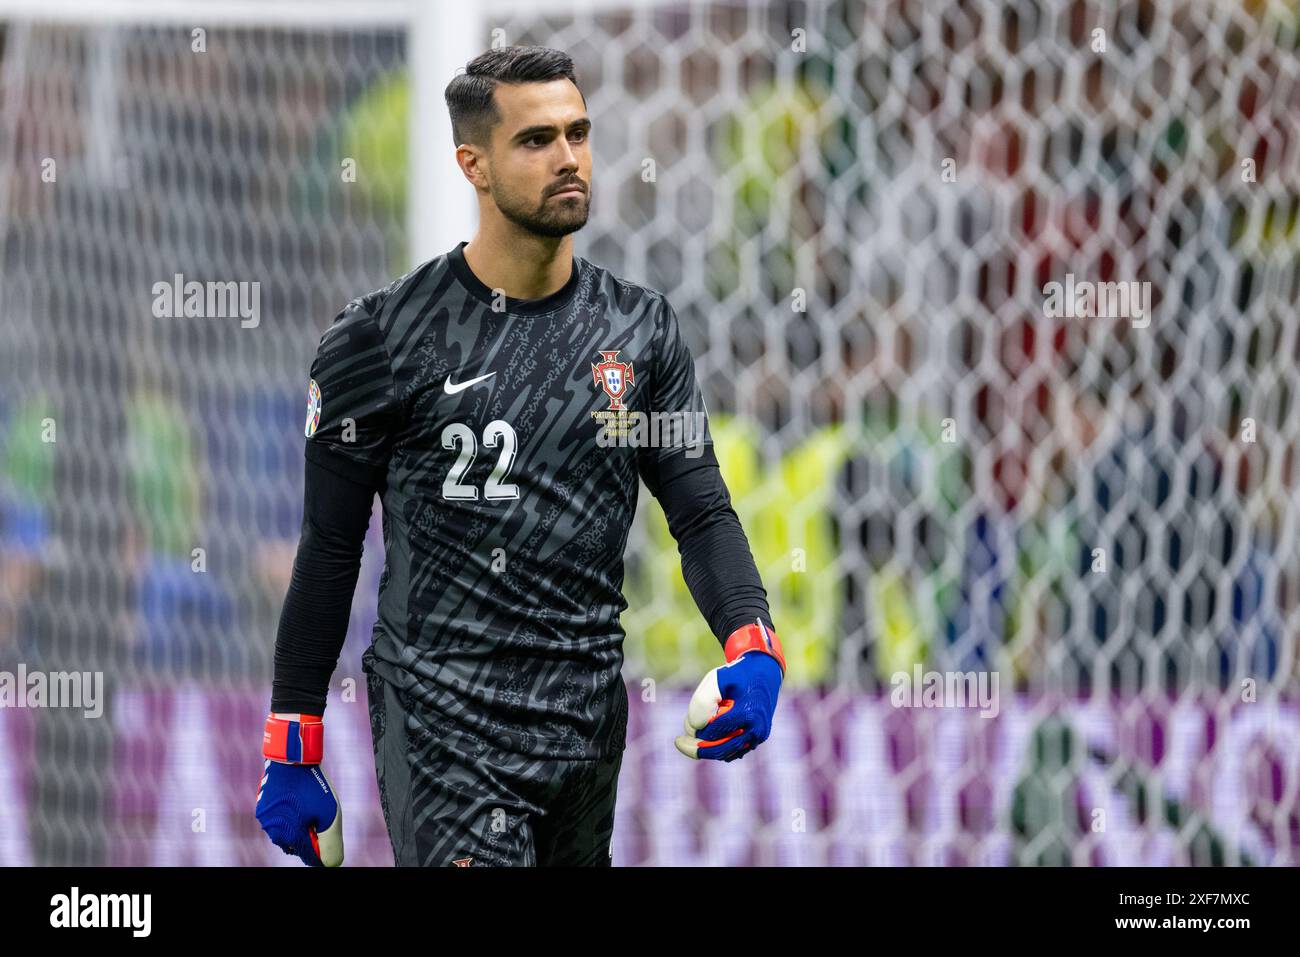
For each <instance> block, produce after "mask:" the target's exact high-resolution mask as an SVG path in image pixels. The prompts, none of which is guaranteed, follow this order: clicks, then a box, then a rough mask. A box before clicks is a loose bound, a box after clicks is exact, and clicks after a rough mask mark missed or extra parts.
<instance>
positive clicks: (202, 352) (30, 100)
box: [0, 0, 1300, 865]
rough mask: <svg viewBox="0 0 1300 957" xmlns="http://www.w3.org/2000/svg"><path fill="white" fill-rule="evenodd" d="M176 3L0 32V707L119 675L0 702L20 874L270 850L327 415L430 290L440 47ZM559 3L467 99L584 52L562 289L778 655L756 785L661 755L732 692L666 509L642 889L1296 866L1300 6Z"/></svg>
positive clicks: (654, 632) (635, 823)
mask: <svg viewBox="0 0 1300 957" xmlns="http://www.w3.org/2000/svg"><path fill="white" fill-rule="evenodd" d="M190 6H192V7H193V10H194V20H195V23H194V24H193V25H184V26H182V25H171V24H151V23H147V22H141V23H129V24H114V25H109V24H104V23H98V22H94V21H90V20H88V21H87V22H85V23H76V22H69V21H67V20H64V21H63V22H59V23H53V22H48V23H47V22H41V21H39V20H36V21H32V20H27V19H18V18H13V17H10V16H7V15H6V14H4V13H3V12H0V343H2V344H3V348H0V670H3V671H4V672H6V673H9V674H11V675H13V676H14V681H15V682H16V680H17V678H18V677H19V676H20V675H21V674H22V672H20V670H19V669H20V666H21V668H23V669H26V670H27V671H28V672H37V671H40V672H44V673H46V674H49V673H54V672H78V673H91V674H97V675H102V678H103V694H102V704H103V714H102V715H101V716H98V717H87V716H85V715H84V714H83V711H82V710H80V709H66V708H62V709H61V708H24V707H18V706H12V707H5V708H3V709H0V863H41V864H46V863H49V864H81V863H135V864H160V863H161V864H169V863H243V864H248V863H259V864H260V863H267V864H283V863H290V864H292V863H294V862H293V861H292V860H290V859H289V858H285V857H284V856H283V855H280V854H279V852H278V851H276V849H275V848H273V847H272V846H271V845H270V844H269V843H268V842H266V840H265V838H264V837H263V836H262V835H261V833H260V832H259V830H258V829H257V825H256V821H255V820H253V818H252V795H253V793H254V790H255V789H254V787H253V784H254V783H255V781H256V780H257V778H258V776H259V771H260V759H259V758H258V755H257V751H258V748H257V743H256V742H257V732H258V729H259V727H260V719H261V717H262V716H263V714H264V709H265V706H266V700H267V691H268V689H269V681H270V668H271V653H272V649H273V644H274V636H275V629H276V623H277V621H278V616H279V610H280V605H281V603H282V601H283V598H284V592H285V588H286V587H287V585H288V581H289V574H290V570H291V567H292V559H293V554H294V549H295V547H296V543H297V536H298V527H299V521H300V517H301V487H302V448H301V444H302V438H301V435H302V433H301V429H302V417H303V409H304V407H305V383H306V377H307V370H308V367H309V365H310V362H311V357H312V355H313V354H314V351H315V347H316V344H317V340H318V338H319V335H320V333H321V332H322V331H323V329H324V328H325V326H326V325H327V324H328V322H329V320H330V318H331V317H332V316H333V315H334V314H335V313H336V312H337V311H338V309H339V308H340V307H341V306H342V304H343V303H345V302H346V301H347V300H349V299H350V298H352V297H353V296H355V295H358V294H360V293H362V292H366V291H369V290H371V289H374V288H377V287H379V286H381V285H383V284H384V283H385V282H386V281H387V280H388V279H390V278H392V277H393V276H396V275H398V274H400V273H402V272H404V271H405V270H406V269H407V268H409V266H410V265H411V249H410V245H411V244H410V239H409V236H410V227H411V224H410V222H408V216H409V214H408V211H407V196H408V187H409V181H410V180H411V179H412V178H414V177H418V176H420V175H422V173H421V170H419V169H412V168H411V163H410V159H409V156H410V146H409V133H408V130H409V124H410V121H411V117H410V109H411V106H410V104H411V102H412V96H411V92H410V88H409V87H410V82H411V81H410V72H409V70H408V64H409V59H410V55H411V54H410V50H411V38H410V36H409V33H408V30H407V29H406V28H405V27H399V26H385V25H372V26H367V25H364V24H358V23H348V24H331V23H329V22H327V21H324V22H310V23H307V22H304V23H303V24H302V25H299V26H294V25H291V24H288V23H285V24H279V25H266V26H258V27H253V26H240V25H236V24H230V25H226V24H223V23H222V22H221V19H220V16H219V15H211V14H210V15H205V9H204V5H203V4H191V5H190ZM552 6H553V8H554V9H553V10H552V11H550V12H548V13H547V14H546V15H542V14H541V13H540V12H538V10H537V9H535V8H532V7H529V6H527V5H522V4H514V3H511V4H497V5H495V6H493V7H492V8H491V10H492V12H491V13H490V14H488V15H487V17H486V20H485V29H484V33H483V35H482V37H481V38H480V41H481V42H480V43H479V45H478V47H477V48H476V49H467V50H465V51H464V57H463V60H462V62H461V64H460V65H463V62H465V61H468V60H469V59H470V58H472V56H474V55H475V54H476V53H478V52H480V51H481V50H482V49H486V48H487V47H488V46H489V45H491V44H493V43H498V44H500V43H511V44H538V45H545V46H551V47H556V48H560V49H563V50H565V51H566V52H568V53H569V54H570V55H571V56H573V58H574V60H575V62H576V66H577V71H578V76H579V82H580V85H581V87H582V90H583V92H584V94H585V96H586V101H587V105H588V108H589V111H590V115H591V117H592V120H593V141H592V142H593V149H594V155H595V171H594V190H593V196H594V201H593V206H592V219H591V221H590V222H589V224H588V225H587V227H586V228H585V229H584V230H582V231H581V232H579V233H577V234H576V237H575V239H576V251H577V252H578V253H579V254H580V255H583V256H586V257H587V258H589V259H592V260H593V261H595V262H597V263H599V264H600V265H603V266H606V267H608V268H609V269H611V270H613V271H614V272H615V273H616V274H618V275H620V276H623V277H625V278H627V279H630V280H632V281H635V282H639V283H643V284H645V285H647V286H650V287H652V288H655V289H658V290H660V291H662V292H664V293H665V294H666V295H667V296H668V298H669V300H670V301H671V302H672V304H673V305H674V307H675V309H676V311H677V313H678V315H679V316H680V317H681V321H682V324H683V327H684V330H685V334H686V336H687V339H688V343H689V345H690V346H691V349H692V351H693V354H694V356H695V359H696V367H697V372H698V374H699V377H700V379H701V382H702V384H703V388H704V391H705V394H706V399H707V402H708V405H709V409H710V412H711V416H712V422H713V431H714V435H715V440H716V444H717V449H718V454H719V458H720V461H721V463H722V466H723V470H724V474H725V476H726V479H727V482H728V485H729V487H730V489H731V492H732V498H733V504H734V506H735V509H736V512H737V513H738V515H739V516H740V518H741V520H742V522H743V524H744V526H745V529H746V531H747V533H748V535H749V539H750V543H751V547H752V549H753V552H754V556H755V558H756V560H757V562H758V564H759V568H760V571H761V572H762V575H763V579H764V582H765V584H766V586H767V589H768V593H769V598H770V602H771V605H772V611H773V616H774V620H775V623H776V626H777V629H778V631H779V633H780V635H781V638H782V641H783V643H784V646H785V649H786V652H787V656H788V660H789V668H790V673H789V676H788V678H787V680H786V683H785V686H784V687H783V689H782V694H781V706H780V708H779V709H778V712H777V718H776V722H775V725H774V729H773V734H772V738H771V739H770V740H769V741H768V742H766V743H765V744H764V745H763V746H762V747H761V748H760V749H758V750H757V751H756V752H755V753H754V754H753V755H752V756H749V757H747V758H746V760H744V761H740V762H734V763H731V764H725V765H715V764H714V763H711V762H703V763H701V764H694V763H692V762H689V761H686V760H685V759H683V758H681V756H680V755H678V754H677V753H676V752H675V750H674V749H673V747H672V737H673V736H674V735H675V734H677V733H678V731H679V729H680V725H681V720H682V716H683V714H684V712H685V703H686V700H687V699H688V698H689V695H690V692H691V690H692V689H693V687H694V685H695V683H696V682H697V681H698V680H699V679H700V677H702V676H703V674H704V673H705V672H706V671H707V670H708V669H709V668H712V667H714V666H715V665H717V664H719V663H720V658H721V655H720V652H719V649H718V643H717V640H716V638H714V637H713V636H712V635H711V634H709V632H708V629H707V626H706V625H705V623H704V622H703V620H702V618H701V617H700V615H699V613H698V611H697V609H696V608H695V606H694V604H693V602H692V600H691V597H690V594H689V593H688V592H687V590H686V587H685V585H684V583H683V581H682V578H681V572H680V557H679V555H678V553H677V550H676V546H675V543H674V542H673V540H672V538H671V536H670V535H669V533H668V530H667V527H666V525H665V523H664V520H663V517H662V514H661V513H660V512H659V511H658V509H657V506H655V505H654V504H653V500H652V499H651V498H650V496H649V495H648V494H646V493H645V492H644V490H643V494H642V505H641V508H640V511H639V514H638V516H637V522H636V527H635V529H634V534H633V536H632V540H631V542H630V544H629V547H628V555H627V575H626V587H625V592H626V595H627V598H628V601H629V608H628V610H627V612H626V613H625V614H624V616H623V625H624V627H625V629H626V631H627V633H628V640H627V642H626V646H625V651H626V656H627V661H626V666H625V670H624V675H625V678H626V680H627V684H628V688H629V694H630V699H631V705H632V707H631V716H630V736H629V742H628V750H627V752H626V756H625V758H624V766H623V772H622V777H621V780H620V788H619V811H618V815H617V822H618V823H617V827H618V832H617V837H616V841H615V847H614V855H615V860H616V862H618V863H625V864H639V863H646V864H691V863H713V864H747V863H772V864H1021V865H1041V864H1076V865H1108V864H1162V863H1170V864H1241V863H1255V864H1296V863H1297V862H1298V861H1297V858H1298V857H1300V847H1298V845H1300V807H1297V794H1300V783H1298V782H1300V752H1298V751H1297V749H1296V748H1295V746H1294V743H1295V741H1296V740H1297V739H1300V709H1297V697H1296V682H1297V675H1296V642H1297V636H1298V635H1300V611H1298V609H1297V601H1298V596H1300V544H1298V543H1297V534H1298V532H1300V527H1298V526H1300V522H1298V518H1300V508H1298V507H1297V502H1298V501H1300V476H1298V474H1297V469H1300V462H1298V461H1297V452H1298V451H1300V415H1298V414H1297V407H1296V401H1297V395H1296V393H1297V387H1298V386H1300V372H1298V371H1297V370H1300V318H1298V317H1300V309H1298V308H1297V303H1298V300H1300V222H1298V220H1300V138H1298V134H1300V39H1298V37H1300V26H1298V20H1300V14H1298V13H1297V9H1296V7H1295V5H1294V4H1291V3H1285V2H1276V0H1275V2H1271V3H1270V2H1209V0H1143V2H1139V3H1133V4H1124V5H1118V8H1117V6H1116V5H1112V4H1108V3H1100V2H1070V3H1064V2H1061V3H1057V2H1048V0H1019V2H1014V3H1010V4H994V3H985V2H974V0H956V2H952V3H947V4H943V5H937V4H924V3H921V2H907V0H892V2H879V3H860V2H809V3H765V2H756V0H755V2H729V3H707V2H703V3H690V4H688V3H680V4H674V3H644V4H635V5H632V6H629V7H627V8H623V7H620V6H619V5H618V4H616V3H602V4H598V5H595V6H594V7H593V8H592V9H589V10H583V11H581V12H574V11H568V10H566V9H565V8H564V7H563V5H552ZM3 9H4V8H3V5H0V11H3ZM212 9H214V10H215V9H217V8H212ZM454 66H455V65H453V64H449V65H448V67H447V70H446V71H445V73H446V76H440V78H439V83H440V86H439V89H438V90H437V95H436V96H434V97H433V98H432V99H431V100H429V102H432V103H434V104H435V105H436V107H437V108H438V109H442V102H441V84H444V83H445V82H446V81H447V79H449V78H450V75H451V72H452V70H453V69H454ZM468 188H469V187H468V186H466V189H468ZM435 215H436V212H435ZM464 238H469V237H468V236H466V237H464ZM442 251H443V250H430V251H424V254H425V255H429V254H436V253H439V252H442ZM191 281H197V282H203V283H208V282H213V283H220V284H228V285H229V288H230V289H231V290H233V292H232V294H231V295H232V299H231V301H230V303H228V306H229V310H228V314H227V315H226V316H225V317H213V316H205V317H196V316H187V315H185V314H184V311H183V309H182V310H181V314H179V315H168V314H167V312H168V310H169V309H170V308H171V307H173V306H174V305H176V304H177V302H179V296H173V292H172V290H173V289H175V288H177V287H182V288H183V284H184V283H186V282H191ZM160 290H161V291H160ZM1094 292H1095V293H1096V295H1095V296H1094V295H1093V293H1094ZM241 294H246V298H245V299H243V300H240V299H239V296H240V295H241ZM240 304H242V305H243V306H249V307H250V308H249V309H247V310H244V311H241V306H240ZM254 305H256V308H251V307H252V306H254ZM382 551H383V549H382V539H381V537H380V534H379V522H378V520H375V521H372V524H371V533H370V538H369V539H368V541H367V547H366V557H365V560H364V563H363V568H362V575H361V581H360V583H359V585H358V589H357V593H356V598H355V600H354V604H353V616H352V623H351V628H350V631H349V638H348V643H347V645H346V647H345V649H344V653H343V658H342V660H341V662H340V666H339V670H338V673H337V674H336V677H335V681H334V685H333V686H332V690H331V694H332V696H333V697H332V699H331V706H330V708H331V711H330V713H331V720H330V729H331V744H330V749H329V758H328V759H327V760H328V761H329V767H330V768H331V769H332V770H331V776H332V777H333V778H334V779H335V784H336V786H337V787H338V789H339V791H340V792H341V794H342V795H343V798H344V802H345V804H347V805H348V806H349V816H348V818H347V821H348V824H347V826H348V829H349V830H348V833H347V844H348V848H349V860H350V861H352V862H356V863H388V862H391V853H390V851H389V848H388V846H387V839H386V835H385V833H384V824H383V820H382V817H381V815H380V812H379V807H378V802H377V798H376V796H375V784H374V775H373V769H372V768H371V765H370V761H371V757H370V751H369V748H370V742H369V724H368V718H367V716H366V712H365V695H364V681H362V680H361V672H360V653H361V651H362V650H363V649H364V647H365V645H366V644H367V643H368V641H369V633H370V627H371V624H372V623H373V621H374V616H375V590H376V586H377V581H378V577H379V574H380V571H381V567H382ZM957 698H960V699H961V700H956V699H957ZM336 699H337V700H336ZM10 703H11V704H12V703H14V699H12V698H11V699H10ZM6 818H8V821H7V825H8V826H6V821H5V819H6Z"/></svg>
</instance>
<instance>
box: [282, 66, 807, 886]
mask: <svg viewBox="0 0 1300 957" xmlns="http://www.w3.org/2000/svg"><path fill="white" fill-rule="evenodd" d="M446 100H447V105H448V108H449V110H450V113H451V119H452V128H453V134H454V137H455V142H456V144H457V147H456V158H457V161H458V163H459V166H460V169H461V172H462V174H463V175H464V177H465V178H466V180H468V181H469V183H470V184H471V185H472V186H473V188H474V190H475V192H476V194H477V198H478V203H479V228H478V231H477V233H476V235H475V236H474V238H473V240H472V241H470V242H469V243H464V242H462V243H461V244H460V245H459V246H457V247H456V248H455V249H453V250H451V251H450V252H448V253H446V254H444V255H441V256H438V257H436V258H434V259H432V260H430V261H428V262H426V263H424V264H423V265H421V266H419V267H417V268H416V269H415V270H414V271H413V272H411V273H409V274H408V275H406V276H403V277H401V278H399V279H397V280H395V281H394V282H392V283H391V284H389V285H388V286H386V287H384V288H383V289H380V290H378V291H376V292H373V293H370V294H367V295H365V296H362V297H359V298H357V299H354V300H353V301H352V302H350V303H348V305H347V306H346V307H345V308H344V309H343V310H342V312H341V313H340V314H339V315H338V317H337V318H336V319H335V321H334V323H333V325H332V326H331V327H330V328H329V329H328V330H327V331H326V333H325V334H324V336H323V337H322V338H321V341H320V348H319V351H318V352H317V355H316V358H315V361H314V363H313V364H312V367H311V381H310V383H309V389H308V416H307V426H306V434H307V442H306V460H307V461H306V482H305V492H304V503H303V507H304V515H303V525H302V537H301V540H300V542H299V545H298V553H297V557H296V559H295V562H294V569H293V577H292V581H291V584H290V586H289V590H288V594H287V596H286V598H285V603H284V610H283V612H282V614H281V618H280V626H279V632H278V634H277V637H276V645H275V674H274V681H273V686H272V696H271V709H270V711H271V713H270V715H269V716H268V718H267V723H266V733H265V736H264V740H263V753H264V756H265V758H266V763H265V774H264V776H263V778H262V786H261V789H260V792H259V795H258V800H257V807H256V814H257V817H258V820H259V821H260V822H261V824H262V827H263V828H264V829H265V830H266V832H267V834H268V835H269V836H270V838H271V840H272V841H274V842H275V843H276V844H277V845H279V846H280V847H281V848H283V849H284V850H285V851H286V852H287V853H290V854H296V855H297V856H298V857H300V858H301V859H302V860H303V861H304V862H306V863H308V864H313V865H319V864H325V865H337V864H339V863H341V862H342V860H343V841H342V813H341V810H340V808H339V806H338V802H337V799H336V797H335V795H334V793H333V789H332V788H331V787H330V784H329V781H328V779H327V778H326V776H325V774H324V771H323V770H322V767H321V762H322V758H323V755H324V753H325V749H326V747H327V743H328V736H327V735H326V734H325V731H324V729H325V723H324V721H323V715H324V712H325V698H326V689H327V687H328V684H329V681H330V677H331V675H332V673H333V671H334V668H335V666H336V664H337V662H338V656H339V652H340V649H341V647H342V643H343V639H344V635H345V632H346V628H347V620H348V614H349V609H350V606H351V601H352V593H353V590H354V589H355V586H356V581H357V574H358V570H359V567H360V561H361V547H362V541H363V539H364V537H365V533H366V528H367V526H368V524H369V519H370V511H371V504H372V502H373V499H374V496H375V495H376V494H379V495H380V497H381V501H382V505H383V531H384V544H385V567H384V573H383V576H382V578H381V582H380V593H379V615H378V621H377V622H376V623H375V626H374V632H373V641H372V643H371V646H370V647H369V648H368V649H367V651H366V653H365V655H364V656H363V659H362V663H363V667H364V670H365V673H366V680H367V688H368V692H369V707H370V717H371V731H372V735H373V739H374V753H375V769H376V774H377V777H378V782H379V793H380V798H381V803H382V806H383V813H384V819H385V822H386V825H387V828H388V834H389V838H390V840H391V841H392V845H393V855H394V858H395V860H396V862H397V864H399V865H420V866H448V865H460V866H468V865H473V866H479V865H608V864H609V863H610V862H611V855H612V839H613V827H614V803H615V794H616V785H617V777H618V771H619V766H620V762H621V758H622V752H623V749H624V746H625V738H626V730H627V706H628V703H627V689H626V687H625V685H624V683H623V680H622V677H621V675H620V670H621V667H622V662H623V654H622V644H623V638H624V633H623V631H622V628H621V627H620V625H619V614H620V612H622V611H623V610H624V608H626V602H625V601H624V599H623V596H622V593H621V590H622V584H623V550H624V547H625V545H626V543H627V537H628V530H629V527H630V525H631V523H632V517H633V514H634V512H635V509H636V503H637V495H638V490H639V485H638V479H641V480H644V482H645V484H646V487H647V488H649V489H650V491H651V493H652V494H653V495H654V496H655V497H656V498H657V499H658V501H659V503H660V505H661V506H662V507H663V509H664V512H665V514H666V516H667V519H668V526H669V529H670V530H671V532H672V534H673V536H674V537H675V538H676V540H677V542H678V546H679V549H680V551H681V556H682V572H683V575H684V577H685V580H686V583H687V585H688V586H689V588H690V591H691V594H692V596H693V597H694V599H695V601H696V603H697V604H698V606H699V608H700V611H701V613H702V614H703V616H704V617H705V619H706V620H707V622H708V624H709V627H710V628H711V629H712V631H713V633H714V634H715V635H716V636H717V637H718V639H719V642H720V644H721V647H722V651H723V657H724V658H725V660H726V662H727V664H726V665H725V666H722V667H718V668H715V669H713V671H711V672H710V673H709V674H708V675H706V676H705V678H704V680H703V681H702V682H701V683H700V685H699V688H698V689H697V691H696V693H695V695H694V697H693V699H692V700H691V702H690V705H689V708H688V711H687V715H686V722H685V723H686V729H685V733H684V734H682V735H681V736H679V737H678V738H677V741H676V745H677V747H678V749H679V750H680V751H682V753H684V754H686V755H688V756H689V757H692V758H708V759H715V760H722V761H731V760H734V759H736V758H739V757H742V756H743V755H745V754H747V753H748V752H749V751H750V750H752V749H753V748H755V747H756V746H758V745H759V744H760V743H761V742H762V741H764V740H765V739H766V738H767V736H768V734H769V732H770V729H771V722H772V715H773V712H774V710H775V707H776V702H777V694H778V690H779V688H780V684H781V681H782V678H783V676H784V672H785V661H784V657H783V655H782V652H781V646H780V643H779V642H778V640H777V638H776V633H775V630H774V629H773V626H772V621H771V618H770V615H769V612H768V606H767V601H766V592H765V591H764V589H763V585H762V582H761V581H760V579H759V575H758V571H757V569H756V568H755V565H754V561H753V557H752V556H751V554H750V550H749V545H748V542H747V540H746V537H745V533H744V531H743V530H742V529H741V527H740V523H739V521H738V520H737V518H736V514H735V511H734V510H733V509H732V507H731V501H730V497H729V495H728V492H727V488H726V486H725V485H724V483H723V480H722V476H721V473H720V472H719V469H718V464H717V459H716V458H715V456H714V453H713V448H712V440H711V438H710V436H709V432H708V425H707V418H706V411H705V408H704V402H703V399H702V397H701V393H700V388H699V384H698V382H697V381H696V377H695V370H694V365H693V362H692V359H691V355H690V352H689V351H688V349H687V347H686V345H685V343H684V341H683V339H682V336H681V331H680V329H679V328H678V322H677V317H676V315H675V313H674V311H673V309H672V308H671V307H670V306H669V304H668V302H667V300H666V299H665V298H664V297H663V296H662V295H661V294H659V293H657V292H654V291H652V290H649V289H646V288H644V287H642V286H638V285H636V284H634V283H629V282H625V281H623V280H621V279H619V278H617V277H615V276H614V275H613V274H612V273H610V272H609V271H608V270H606V269H603V268H601V267H599V266H596V265H594V264H593V263H591V262H589V261H587V260H586V259H583V258H581V257H578V256H575V255H574V254H573V238H572V233H573V232H574V231H576V230H578V229H580V228H581V227H582V226H583V225H584V224H585V223H586V221H587V217H588V213H589V209H590V203H591V198H592V156H591V149H590V145H589V135H590V132H591V122H590V120H589V118H588V117H587V113H586V104H585V101H584V100H583V97H582V95H581V93H580V92H579V90H578V87H577V85H576V81H575V77H574V72H573V64H572V61H571V60H570V59H569V57H568V56H566V55H565V54H563V53H561V52H558V51H555V50H549V49H545V48H541V47H507V48H504V49H498V50H493V51H490V52H488V53H485V54H483V55H482V56H480V57H478V58H476V59H475V60H473V61H472V62H471V63H470V64H469V66H468V67H467V69H466V72H465V73H464V74H461V75H458V76H457V77H455V78H454V79H453V80H452V82H451V84H450V85H449V86H448V87H447V91H446ZM652 413H661V414H666V418H661V419H660V420H659V421H661V422H671V423H676V424H677V425H678V426H680V428H677V429H672V430H669V431H670V432H671V433H672V434H671V435H670V436H668V437H667V438H665V436H664V435H663V434H662V432H660V433H659V434H658V436H657V437H656V432H655V430H654V429H644V428H639V427H638V423H642V424H643V423H645V422H646V421H647V417H648V416H649V415H650V414H652Z"/></svg>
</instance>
